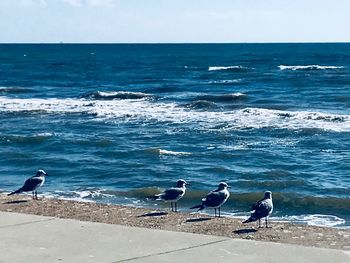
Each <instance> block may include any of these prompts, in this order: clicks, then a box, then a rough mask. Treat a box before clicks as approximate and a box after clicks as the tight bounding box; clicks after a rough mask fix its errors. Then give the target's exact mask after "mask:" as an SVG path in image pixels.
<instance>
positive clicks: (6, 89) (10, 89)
mask: <svg viewBox="0 0 350 263" xmlns="http://www.w3.org/2000/svg"><path fill="white" fill-rule="evenodd" d="M33 92H36V91H35V90H34V89H31V88H24V87H0V94H1V93H5V94H18V93H33Z"/></svg>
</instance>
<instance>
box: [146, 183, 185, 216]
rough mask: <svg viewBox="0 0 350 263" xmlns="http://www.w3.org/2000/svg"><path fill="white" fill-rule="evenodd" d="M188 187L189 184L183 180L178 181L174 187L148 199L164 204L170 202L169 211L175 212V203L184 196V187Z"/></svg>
mask: <svg viewBox="0 0 350 263" xmlns="http://www.w3.org/2000/svg"><path fill="white" fill-rule="evenodd" d="M188 185H190V184H189V183H187V182H186V181H185V180H183V179H180V180H178V181H177V183H176V187H171V188H169V189H166V190H165V191H164V192H161V193H160V194H156V195H154V196H151V197H149V198H150V199H153V200H163V201H165V202H170V205H171V211H173V212H177V201H179V200H180V199H181V198H182V197H183V196H184V195H185V192H186V186H188ZM173 204H174V206H173Z"/></svg>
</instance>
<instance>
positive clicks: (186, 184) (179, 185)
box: [176, 179, 190, 187]
mask: <svg viewBox="0 0 350 263" xmlns="http://www.w3.org/2000/svg"><path fill="white" fill-rule="evenodd" d="M188 185H190V184H189V183H187V182H186V181H185V180H183V179H180V180H179V181H177V183H176V186H177V187H185V186H188Z"/></svg>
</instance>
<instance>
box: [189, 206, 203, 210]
mask: <svg viewBox="0 0 350 263" xmlns="http://www.w3.org/2000/svg"><path fill="white" fill-rule="evenodd" d="M196 208H198V210H197V212H198V211H201V210H203V209H204V206H203V205H196V206H193V207H191V208H190V209H196Z"/></svg>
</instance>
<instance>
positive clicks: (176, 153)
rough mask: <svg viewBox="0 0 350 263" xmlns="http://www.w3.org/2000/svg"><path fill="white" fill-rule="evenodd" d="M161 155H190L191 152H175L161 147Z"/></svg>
mask: <svg viewBox="0 0 350 263" xmlns="http://www.w3.org/2000/svg"><path fill="white" fill-rule="evenodd" d="M159 154H160V155H190V154H191V153H189V152H175V151H169V150H163V149H159Z"/></svg>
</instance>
